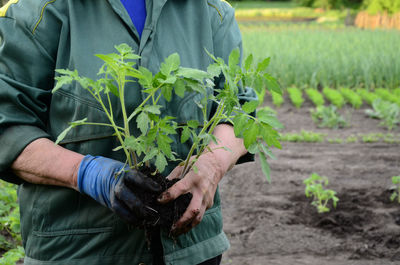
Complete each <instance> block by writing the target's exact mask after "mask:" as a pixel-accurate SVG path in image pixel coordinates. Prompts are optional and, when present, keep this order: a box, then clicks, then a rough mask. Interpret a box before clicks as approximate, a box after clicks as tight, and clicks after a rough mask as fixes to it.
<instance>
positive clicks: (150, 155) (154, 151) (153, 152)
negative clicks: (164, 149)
mask: <svg viewBox="0 0 400 265" xmlns="http://www.w3.org/2000/svg"><path fill="white" fill-rule="evenodd" d="M157 154H158V150H157V148H152V149H151V150H150V151H149V152H146V155H145V157H144V158H143V162H146V161H148V160H150V159H153V157H155V156H156V155H157Z"/></svg>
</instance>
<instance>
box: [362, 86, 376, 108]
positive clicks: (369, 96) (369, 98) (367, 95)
mask: <svg viewBox="0 0 400 265" xmlns="http://www.w3.org/2000/svg"><path fill="white" fill-rule="evenodd" d="M356 93H357V94H358V95H360V97H361V98H362V100H363V101H365V102H366V103H367V104H368V105H370V106H372V102H374V101H375V100H376V99H378V98H379V96H378V95H377V94H375V93H374V92H371V91H368V90H367V89H365V88H358V89H357V90H356Z"/></svg>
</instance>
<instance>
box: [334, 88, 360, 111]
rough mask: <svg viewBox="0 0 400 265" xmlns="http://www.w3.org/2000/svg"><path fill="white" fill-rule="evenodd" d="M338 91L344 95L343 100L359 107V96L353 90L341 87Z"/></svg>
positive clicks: (354, 106) (356, 107)
mask: <svg viewBox="0 0 400 265" xmlns="http://www.w3.org/2000/svg"><path fill="white" fill-rule="evenodd" d="M339 91H340V93H341V94H342V96H343V97H344V99H345V101H346V102H348V103H350V105H351V106H352V107H353V108H355V109H359V108H360V107H361V105H362V103H363V102H362V99H361V96H360V95H358V94H357V93H356V92H355V91H354V90H352V89H350V88H344V87H342V88H340V89H339Z"/></svg>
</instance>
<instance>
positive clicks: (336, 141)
mask: <svg viewBox="0 0 400 265" xmlns="http://www.w3.org/2000/svg"><path fill="white" fill-rule="evenodd" d="M328 143H330V144H342V143H343V139H342V138H329V139H328Z"/></svg>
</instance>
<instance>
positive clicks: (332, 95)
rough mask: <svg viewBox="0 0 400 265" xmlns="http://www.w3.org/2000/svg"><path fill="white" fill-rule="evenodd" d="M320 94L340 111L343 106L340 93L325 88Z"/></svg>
mask: <svg viewBox="0 0 400 265" xmlns="http://www.w3.org/2000/svg"><path fill="white" fill-rule="evenodd" d="M322 93H323V94H324V95H325V97H326V98H327V99H328V100H329V101H330V102H331V103H332V104H333V105H335V106H336V107H337V108H339V109H340V108H341V107H342V106H343V105H344V98H343V96H342V94H340V92H339V91H337V90H336V89H333V88H329V87H325V88H324V89H323V90H322Z"/></svg>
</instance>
